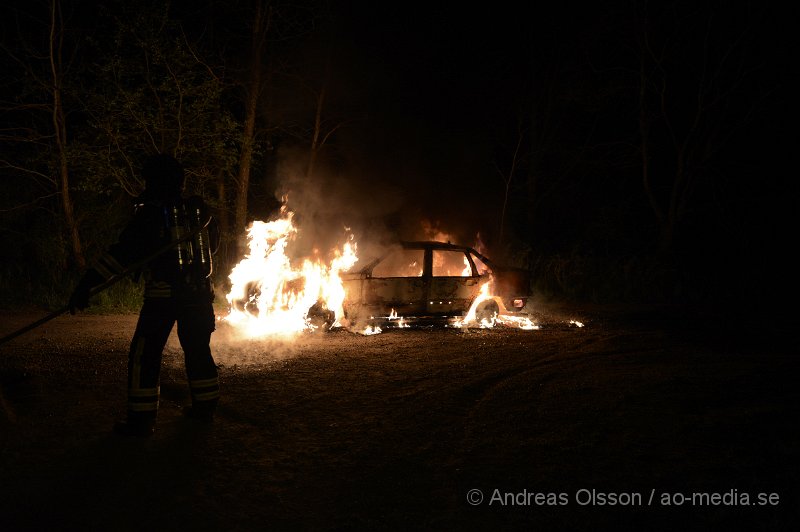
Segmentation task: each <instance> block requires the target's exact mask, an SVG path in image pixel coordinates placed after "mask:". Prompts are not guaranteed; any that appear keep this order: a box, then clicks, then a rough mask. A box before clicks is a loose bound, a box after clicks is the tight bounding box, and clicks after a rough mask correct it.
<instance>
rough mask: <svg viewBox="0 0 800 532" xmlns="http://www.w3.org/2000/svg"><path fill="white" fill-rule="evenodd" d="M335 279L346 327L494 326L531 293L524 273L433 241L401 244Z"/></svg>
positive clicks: (462, 248)
mask: <svg viewBox="0 0 800 532" xmlns="http://www.w3.org/2000/svg"><path fill="white" fill-rule="evenodd" d="M340 276H341V278H342V286H343V287H344V292H345V297H344V300H343V302H342V307H343V311H344V317H345V319H346V320H347V321H348V322H350V323H351V324H354V323H381V324H391V323H394V324H398V323H409V322H414V323H425V322H442V321H445V322H447V321H450V322H453V323H456V324H459V323H464V322H465V321H467V320H469V321H472V320H474V321H475V322H477V323H479V324H480V323H491V324H494V321H495V319H496V318H497V317H498V316H515V315H521V314H522V311H523V308H524V307H525V305H526V303H527V299H528V297H529V291H530V290H529V286H530V283H529V275H528V272H527V271H526V270H523V269H520V268H510V267H504V266H501V265H499V264H496V263H494V262H492V261H491V260H489V259H488V258H487V257H485V256H484V255H482V254H481V253H479V252H478V251H476V250H475V249H474V248H472V247H468V246H460V245H455V244H450V243H444V242H436V241H417V242H401V243H400V244H398V245H397V246H395V247H394V248H393V249H391V250H390V251H389V252H388V253H386V254H384V255H383V256H381V257H380V258H377V259H375V260H373V261H371V262H369V263H367V264H366V265H364V266H363V267H361V268H359V269H358V270H356V271H350V272H345V273H342V274H340Z"/></svg>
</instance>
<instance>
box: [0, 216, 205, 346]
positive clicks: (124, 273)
mask: <svg viewBox="0 0 800 532" xmlns="http://www.w3.org/2000/svg"><path fill="white" fill-rule="evenodd" d="M210 223H211V217H210V216H209V217H208V220H206V222H205V223H204V224H203V225H200V226H197V227H195V228H194V229H192V230H191V231H190V232H189V233H187V234H186V235H184V236H182V237H180V238H178V239H176V240H173V241H172V242H170V243H169V244H167V245H166V246H164V247H162V248H160V249H158V250H157V251H155V252H153V253H152V254H150V255H148V256H147V257H145V258H143V259H141V260H139V261H136V262H135V263H133V264H131V265H130V266H128V267H127V268H126V269H125V270H124V271H122V272H120V273H118V274H115V275H113V276H111V277H109V278H108V279H106V280H105V281H103V282H102V283H100V284H98V285H95V286H93V287H92V288H91V289H90V290H89V297H90V298H91V297H93V296H96V295H97V294H99V293H100V292H102V291H103V290H105V289H107V288H109V287H110V286H112V285H114V284H117V283H118V282H119V281H121V280H123V279H124V278H125V277H127V276H129V275H132V274H133V273H135V272H136V271H137V270H139V269H141V268H142V267H144V266H146V265H147V264H148V263H149V262H150V261H152V260H153V259H156V258H158V257H160V256H161V255H163V254H164V253H166V252H168V251H170V250H173V249H175V246H177V245H179V244H182V243H184V242H187V241H189V240H191V239H193V238H194V237H195V236H197V235H198V234H199V233H200V232H201V231H202V230H204V229H205V228H206V227H208V225H209V224H210ZM69 310H70V307H69V305H64V306H63V307H61V308H59V309H58V310H54V311H53V312H51V313H50V314H48V315H47V316H45V317H43V318H41V319H39V320H36V321H34V322H33V323H30V324H28V325H26V326H25V327H22V328H21V329H18V330H16V331H14V332H13V333H11V334H8V335H6V336H3V337H2V338H0V345H3V344H4V343H6V342H9V341H11V340H13V339H14V338H16V337H18V336H21V335H23V334H25V333H26V332H28V331H30V330H33V329H35V328H37V327H40V326H42V325H44V324H45V323H47V322H48V321H50V320H52V319H54V318H57V317H59V316H61V315H62V314H64V313H66V312H68V311H69Z"/></svg>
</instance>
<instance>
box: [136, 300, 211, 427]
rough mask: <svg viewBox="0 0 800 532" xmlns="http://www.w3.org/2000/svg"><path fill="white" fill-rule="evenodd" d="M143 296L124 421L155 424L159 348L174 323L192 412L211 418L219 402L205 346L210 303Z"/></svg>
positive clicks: (209, 337) (159, 360) (208, 336)
mask: <svg viewBox="0 0 800 532" xmlns="http://www.w3.org/2000/svg"><path fill="white" fill-rule="evenodd" d="M194 299H195V300H188V301H186V300H183V301H182V300H180V299H179V298H177V297H152V298H148V297H146V296H145V299H144V305H143V306H142V310H141V311H140V313H139V321H138V323H137V324H136V332H135V333H134V335H133V340H132V341H131V349H130V353H129V356H128V421H129V422H131V423H145V424H147V423H154V422H155V419H156V416H157V413H158V402H159V375H160V372H161V357H162V353H163V350H164V346H165V345H166V343H167V339H168V338H169V335H170V333H171V331H172V327H173V326H174V325H175V323H176V322H177V324H178V340H179V341H180V344H181V348H182V349H183V353H184V362H185V367H186V376H187V378H188V380H189V390H190V392H191V397H192V408H193V409H194V410H195V411H199V412H207V413H212V412H213V410H214V408H215V407H216V405H217V401H218V400H219V380H218V376H217V366H216V364H215V363H214V358H213V357H212V355H211V348H210V347H209V341H210V340H211V333H212V332H213V331H214V328H215V324H214V309H213V307H212V305H211V302H210V301H206V300H198V299H199V298H194Z"/></svg>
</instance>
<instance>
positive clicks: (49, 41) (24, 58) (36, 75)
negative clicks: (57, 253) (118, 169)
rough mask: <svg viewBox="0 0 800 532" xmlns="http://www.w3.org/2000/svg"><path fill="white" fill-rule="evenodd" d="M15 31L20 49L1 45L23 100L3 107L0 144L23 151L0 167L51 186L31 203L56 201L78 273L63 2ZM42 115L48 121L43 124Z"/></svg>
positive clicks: (80, 257) (81, 261)
mask: <svg viewBox="0 0 800 532" xmlns="http://www.w3.org/2000/svg"><path fill="white" fill-rule="evenodd" d="M28 25H32V26H31V27H32V28H34V29H33V33H31V35H34V36H35V35H37V33H39V32H41V33H39V37H40V43H41V44H40V46H39V47H38V48H37V46H36V45H33V44H31V43H30V42H29V41H28V39H27V38H26V37H25V36H23V34H22V33H23V29H22V28H23V27H29V26H28ZM18 31H19V35H18V38H17V43H18V44H19V46H18V48H17V49H16V50H11V49H8V48H5V47H4V51H5V52H6V54H7V56H8V57H9V58H11V59H12V61H13V62H14V63H16V64H17V66H18V67H19V72H20V73H21V77H20V79H21V84H20V87H19V89H20V90H19V94H21V96H20V97H19V99H18V100H17V101H16V102H5V103H4V105H3V110H4V111H5V112H6V113H8V114H9V115H11V118H10V119H7V120H8V121H9V123H8V126H9V127H7V128H6V132H7V134H6V135H4V136H3V138H2V141H3V142H4V143H7V144H10V145H18V146H19V145H21V146H22V147H23V149H14V150H9V154H10V157H13V158H8V159H6V158H3V160H2V161H0V167H2V168H3V169H4V170H6V171H7V172H10V173H11V174H15V175H17V176H24V177H27V178H31V179H33V180H34V181H35V182H37V185H38V186H41V185H44V189H45V190H47V189H48V188H50V190H51V191H52V192H51V193H48V194H45V195H43V196H40V197H39V198H37V199H34V200H33V202H34V203H39V202H40V201H41V200H43V199H46V198H48V197H49V196H50V195H51V194H56V195H57V196H58V197H59V205H60V211H61V212H60V216H59V218H60V219H62V220H63V225H62V227H63V230H64V233H65V236H66V238H67V241H68V242H69V245H70V250H71V258H72V261H73V262H74V264H75V266H76V267H77V269H79V270H80V269H83V268H84V267H85V264H86V260H85V258H84V250H83V244H82V240H81V236H80V231H79V223H78V220H77V217H76V215H75V207H74V201H73V197H72V188H73V185H74V184H73V179H72V176H71V171H72V161H71V155H70V152H71V144H72V140H71V139H70V137H69V134H68V127H67V109H66V106H67V104H66V103H65V99H66V97H67V94H66V93H67V88H66V85H67V84H68V83H69V82H70V81H71V80H70V79H69V78H70V75H71V73H70V72H69V68H70V67H69V64H66V65H65V61H64V53H65V46H66V44H65V35H66V33H67V29H66V25H65V22H64V14H63V10H62V5H61V2H60V1H59V0H50V1H49V2H48V5H47V19H46V22H44V19H38V18H37V17H35V16H34V17H31V18H29V19H27V20H22V21H20V22H19V26H18ZM42 37H43V38H42ZM23 98H30V99H29V100H27V101H25V100H23ZM45 114H46V115H47V116H48V118H47V120H43V117H44V115H45ZM37 115H41V116H37Z"/></svg>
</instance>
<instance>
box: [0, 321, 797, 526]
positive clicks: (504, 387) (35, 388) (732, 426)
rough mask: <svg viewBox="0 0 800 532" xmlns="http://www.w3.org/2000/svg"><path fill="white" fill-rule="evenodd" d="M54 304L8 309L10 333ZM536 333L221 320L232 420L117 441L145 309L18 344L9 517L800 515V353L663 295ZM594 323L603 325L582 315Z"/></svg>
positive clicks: (6, 503)
mask: <svg viewBox="0 0 800 532" xmlns="http://www.w3.org/2000/svg"><path fill="white" fill-rule="evenodd" d="M40 316H41V315H37V314H34V313H30V312H29V313H17V314H12V313H4V314H3V315H2V319H3V321H2V325H0V335H2V334H6V333H8V332H11V331H13V330H16V329H17V328H19V327H21V326H23V325H25V324H26V323H29V322H31V321H33V320H35V319H37V318H38V317H40ZM535 317H536V318H537V320H538V322H539V324H540V326H541V329H539V330H534V331H522V330H517V329H509V328H498V329H494V330H468V331H462V330H457V329H437V328H424V329H405V330H393V331H387V332H384V333H383V334H379V335H374V336H360V335H356V334H352V333H350V332H346V331H334V332H329V333H325V334H307V335H302V336H300V337H299V338H297V339H295V340H294V341H293V342H277V341H272V342H265V341H248V342H242V341H234V340H233V339H232V337H231V336H230V334H229V333H230V330H229V329H228V328H227V326H226V325H224V324H221V325H220V327H219V329H218V331H217V332H216V333H215V334H214V337H213V345H212V347H213V349H214V352H215V356H216V359H217V362H218V364H219V365H220V378H221V384H222V391H223V402H222V404H221V407H220V412H219V415H218V417H217V419H216V421H215V422H214V423H213V424H212V425H210V426H208V425H202V424H201V425H198V424H196V423H195V422H192V421H191V420H188V419H185V418H183V416H182V415H181V409H182V407H183V406H184V405H185V404H187V402H188V390H187V386H186V380H185V376H184V373H183V365H182V352H181V351H180V348H179V347H178V344H177V340H176V338H175V337H174V334H173V337H172V338H171V340H170V343H169V345H168V347H167V349H166V351H165V356H164V364H163V372H162V382H161V389H162V404H161V408H160V412H159V423H158V428H157V431H156V434H155V435H154V436H153V437H152V438H149V439H144V440H142V439H134V440H128V439H124V438H120V437H117V436H115V435H113V434H112V433H111V431H110V428H111V425H112V424H113V421H114V420H115V419H117V418H118V417H120V416H122V414H123V412H124V408H125V392H124V383H125V365H126V354H127V349H128V341H129V339H130V336H131V334H132V332H133V327H134V325H135V320H136V317H135V316H131V315H122V316H95V315H79V316H69V315H67V316H63V317H59V318H57V319H55V320H53V321H52V322H49V323H48V324H47V325H45V326H43V327H41V328H39V329H36V330H34V331H31V332H29V333H27V334H26V335H24V336H21V337H19V338H17V339H15V340H13V341H12V342H9V343H7V344H5V345H3V346H1V347H0V392H1V393H2V395H1V396H0V398H2V403H1V405H0V406H1V407H2V408H1V409H0V431H1V432H0V434H2V436H0V477H1V478H2V486H1V487H0V530H9V531H11V530H48V529H49V530H176V529H180V530H267V529H268V530H276V529H277V530H281V529H286V530H291V529H305V530H307V529H319V530H336V529H342V530H344V529H348V530H352V529H356V530H360V529H363V530H381V529H391V530H413V529H417V530H419V529H441V530H464V529H471V530H481V529H485V530H498V529H523V528H524V529H536V530H565V529H578V530H580V529H586V530H598V529H613V530H645V529H646V530H676V529H683V530H707V529H709V527H712V526H713V527H717V528H722V529H729V530H733V529H737V530H741V529H750V530H756V529H758V530H786V529H789V528H795V527H796V526H797V525H798V524H799V523H800V520H798V510H797V509H798V508H799V507H800V496H799V494H800V490H798V479H800V471H798V444H799V443H800V441H798V436H797V430H796V425H797V419H798V418H799V416H798V414H800V412H799V411H798V410H800V409H799V408H798V406H799V405H800V402H798V398H799V397H800V393H799V392H798V391H797V387H796V386H795V380H796V376H797V369H798V362H797V357H796V356H795V355H796V353H795V352H794V351H792V350H789V349H784V348H782V347H780V344H778V343H772V342H769V341H766V340H765V341H761V340H759V338H758V335H757V334H755V333H750V334H749V335H748V336H747V337H746V338H745V337H744V336H743V335H741V334H737V332H736V330H737V328H736V326H735V324H734V326H730V325H731V324H728V326H725V327H723V328H720V326H719V325H720V324H713V323H709V324H705V323H701V322H698V320H697V319H696V318H695V317H692V318H689V317H686V316H685V315H682V314H680V313H675V312H667V311H663V310H654V309H608V308H606V309H597V308H593V309H587V308H577V307H573V308H564V307H551V308H546V309H544V310H542V311H541V312H540V313H539V314H538V315H536V316H535ZM570 320H579V321H581V322H583V323H584V325H585V326H584V327H576V326H574V325H570V323H569V321H570Z"/></svg>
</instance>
